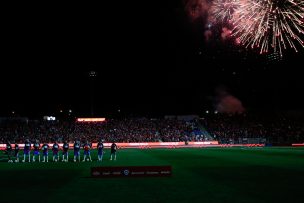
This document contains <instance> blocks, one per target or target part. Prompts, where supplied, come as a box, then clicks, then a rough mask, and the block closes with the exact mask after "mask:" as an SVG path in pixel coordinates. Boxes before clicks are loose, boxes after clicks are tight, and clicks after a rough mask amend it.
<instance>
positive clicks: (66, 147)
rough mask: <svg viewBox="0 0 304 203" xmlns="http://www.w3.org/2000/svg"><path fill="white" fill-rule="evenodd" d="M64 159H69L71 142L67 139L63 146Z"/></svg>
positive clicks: (66, 160)
mask: <svg viewBox="0 0 304 203" xmlns="http://www.w3.org/2000/svg"><path fill="white" fill-rule="evenodd" d="M62 161H65V162H68V161H69V143H68V142H67V141H65V142H64V143H63V146H62Z"/></svg>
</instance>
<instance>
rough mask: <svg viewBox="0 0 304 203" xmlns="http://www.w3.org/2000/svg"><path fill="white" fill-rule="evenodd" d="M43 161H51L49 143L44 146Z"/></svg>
mask: <svg viewBox="0 0 304 203" xmlns="http://www.w3.org/2000/svg"><path fill="white" fill-rule="evenodd" d="M42 156H43V160H42V162H49V145H48V144H47V143H45V144H43V146H42Z"/></svg>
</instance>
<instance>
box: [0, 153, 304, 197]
mask: <svg viewBox="0 0 304 203" xmlns="http://www.w3.org/2000/svg"><path fill="white" fill-rule="evenodd" d="M95 153H96V152H94V153H93V157H94V158H95V159H96V154H95ZM104 158H105V159H104V161H103V162H102V163H99V162H96V161H95V162H85V163H74V162H69V163H61V162H57V163H53V162H49V163H37V162H36V163H14V164H12V163H6V162H1V163H0V180H1V190H0V192H1V195H0V198H1V199H0V202H1V203H4V202H40V203H41V202H42V203H47V202H53V203H57V202H66V203H68V202H74V203H77V202H109V203H110V202H141V203H143V202H144V203H147V202H192V203H193V202H220V203H222V202H304V189H303V183H304V148H250V149H241V148H204V149H202V148H200V149H146V150H140V149H123V150H120V151H118V156H117V158H118V159H117V161H115V162H114V161H109V151H106V154H105V156H104ZM100 165H102V166H126V165H128V166H142V165H171V166H172V167H173V175H172V177H157V178H155V177H148V178H114V179H93V178H90V167H91V166H100Z"/></svg>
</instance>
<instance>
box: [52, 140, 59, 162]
mask: <svg viewBox="0 0 304 203" xmlns="http://www.w3.org/2000/svg"><path fill="white" fill-rule="evenodd" d="M52 151H53V161H55V162H57V161H59V156H58V153H59V145H58V143H57V141H55V143H54V144H53V148H52Z"/></svg>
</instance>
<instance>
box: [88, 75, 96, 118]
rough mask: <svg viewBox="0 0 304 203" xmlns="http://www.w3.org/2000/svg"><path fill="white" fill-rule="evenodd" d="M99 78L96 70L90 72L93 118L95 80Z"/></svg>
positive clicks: (92, 114) (92, 112)
mask: <svg viewBox="0 0 304 203" xmlns="http://www.w3.org/2000/svg"><path fill="white" fill-rule="evenodd" d="M96 77H97V72H96V71H94V70H91V71H89V80H90V107H91V117H94V114H95V113H94V105H95V101H94V100H95V80H96Z"/></svg>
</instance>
